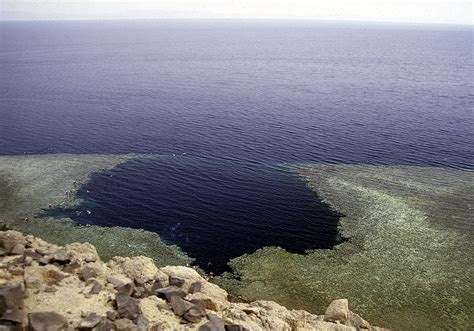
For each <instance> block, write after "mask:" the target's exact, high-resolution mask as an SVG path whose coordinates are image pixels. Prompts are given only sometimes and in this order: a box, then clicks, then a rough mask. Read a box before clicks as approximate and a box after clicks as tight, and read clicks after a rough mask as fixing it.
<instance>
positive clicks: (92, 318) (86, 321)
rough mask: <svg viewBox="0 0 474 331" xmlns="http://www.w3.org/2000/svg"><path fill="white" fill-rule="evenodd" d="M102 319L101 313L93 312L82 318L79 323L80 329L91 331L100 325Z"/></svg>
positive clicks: (81, 330)
mask: <svg viewBox="0 0 474 331" xmlns="http://www.w3.org/2000/svg"><path fill="white" fill-rule="evenodd" d="M101 321H102V317H100V316H99V315H97V314H95V313H92V314H89V315H87V316H86V317H84V318H83V319H82V321H81V322H80V323H79V327H78V329H79V330H80V331H89V330H92V329H93V328H94V327H95V326H96V325H98V324H99V323H100V322H101Z"/></svg>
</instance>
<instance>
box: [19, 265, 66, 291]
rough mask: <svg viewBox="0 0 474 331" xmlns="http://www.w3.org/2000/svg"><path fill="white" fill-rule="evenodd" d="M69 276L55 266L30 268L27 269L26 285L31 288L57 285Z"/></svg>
mask: <svg viewBox="0 0 474 331" xmlns="http://www.w3.org/2000/svg"><path fill="white" fill-rule="evenodd" d="M68 276H69V274H67V273H65V272H62V271H61V270H59V269H58V267H56V266H55V265H52V264H48V265H45V266H29V267H26V268H25V275H24V277H25V285H26V287H30V288H40V287H43V286H45V285H49V286H51V285H55V284H57V283H58V282H60V281H61V280H62V279H64V278H66V277H68Z"/></svg>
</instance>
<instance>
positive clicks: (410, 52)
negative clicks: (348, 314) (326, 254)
mask: <svg viewBox="0 0 474 331" xmlns="http://www.w3.org/2000/svg"><path fill="white" fill-rule="evenodd" d="M0 32H1V47H0V74H1V80H0V102H1V104H0V106H1V107H0V154H24V153H30V154H38V153H40V154H44V153H128V152H144V153H155V154H162V155H168V156H170V157H169V158H164V159H162V160H161V161H156V162H152V161H148V162H138V163H131V164H128V165H124V166H120V167H119V168H118V169H115V170H114V171H112V177H110V176H109V175H110V174H108V175H105V174H101V175H97V176H95V177H94V180H93V181H92V182H91V183H89V184H88V188H89V189H90V192H95V193H94V195H91V196H89V197H86V198H87V199H86V201H87V204H88V207H89V208H95V210H94V212H93V213H92V214H91V215H93V216H91V217H90V218H89V219H88V221H89V222H93V223H97V224H106V225H111V224H119V225H128V226H134V227H144V228H147V229H151V230H155V231H157V232H158V233H160V234H161V235H162V236H163V237H164V239H165V240H167V241H169V242H172V243H177V244H179V245H180V246H181V247H183V248H184V249H185V251H188V252H192V254H191V253H190V254H191V255H193V256H195V257H198V258H199V259H201V260H199V261H200V262H201V263H207V262H206V259H208V258H209V256H207V255H206V254H208V253H206V251H205V250H206V246H209V245H213V244H214V243H212V242H210V241H209V240H211V239H212V238H213V237H216V236H215V235H216V234H217V235H219V236H218V237H219V239H216V242H215V244H216V245H218V246H220V247H222V250H221V252H222V253H221V254H220V256H219V257H216V258H215V259H214V261H213V262H214V263H215V265H220V266H221V265H222V261H224V260H225V259H227V258H229V257H232V256H235V254H240V253H241V252H242V251H246V252H251V251H252V250H254V249H255V248H258V247H261V246H262V245H269V244H272V245H273V244H275V245H280V246H285V247H286V248H288V249H289V250H290V251H301V250H302V249H305V248H312V247H314V248H316V247H329V246H330V245H332V244H333V243H334V235H335V228H334V226H335V222H336V221H335V217H336V216H335V215H333V214H331V212H330V211H329V210H328V209H327V207H326V206H324V205H323V204H321V203H319V202H318V201H317V199H316V198H315V197H314V195H313V194H312V193H310V192H309V191H308V190H307V189H306V187H305V186H304V183H302V182H301V180H299V179H298V178H297V177H296V176H295V175H293V174H291V173H289V172H286V171H284V170H282V169H281V168H279V167H278V166H277V165H278V164H280V163H295V162H307V161H310V162H331V163H369V164H411V165H425V166H426V165H429V166H444V167H454V168H474V160H473V155H474V148H473V146H474V138H473V135H472V132H473V125H474V118H473V101H474V92H473V76H472V73H473V53H472V49H473V48H472V47H473V30H472V28H469V27H441V26H414V25H413V26H401V25H400V26H398V25H377V24H371V25H367V24H366V25H364V24H355V23H351V24H349V23H346V24H328V23H318V22H299V23H297V22H283V21H280V22H279V21H266V22H251V21H249V22H243V21H240V22H239V21H228V22H226V21H220V22H219V21H162V22H160V21H116V22H114V21H102V22H101V21H83V22H79V21H77V22H9V23H6V22H3V23H0ZM183 153H186V155H185V156H182V154H183ZM173 154H175V155H179V157H175V158H173V157H172V156H171V155H173ZM272 179H273V180H272ZM111 190H112V191H111ZM311 201H316V202H311ZM141 210H146V211H147V212H146V213H142V212H141ZM329 220H332V221H329ZM78 221H83V220H82V219H78ZM178 223H179V225H177V224H178ZM198 225H201V226H198ZM209 234H212V236H211V235H209ZM206 238H207V239H206ZM250 238H251V239H250ZM206 240H207V241H206Z"/></svg>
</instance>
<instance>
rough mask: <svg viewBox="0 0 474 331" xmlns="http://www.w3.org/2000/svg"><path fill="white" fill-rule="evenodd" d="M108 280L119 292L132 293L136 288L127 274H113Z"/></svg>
mask: <svg viewBox="0 0 474 331" xmlns="http://www.w3.org/2000/svg"><path fill="white" fill-rule="evenodd" d="M107 281H108V282H109V283H110V284H112V285H113V286H114V288H115V289H116V290H117V292H119V293H126V294H128V295H131V294H132V293H133V290H134V289H135V283H134V282H133V280H131V279H130V278H128V277H127V276H124V275H121V274H113V275H110V276H108V277H107Z"/></svg>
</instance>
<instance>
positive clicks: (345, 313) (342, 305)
mask: <svg viewBox="0 0 474 331" xmlns="http://www.w3.org/2000/svg"><path fill="white" fill-rule="evenodd" d="M348 318H349V302H348V301H347V299H337V300H334V301H332V302H331V303H330V304H329V307H328V308H327V309H326V313H324V320H325V321H327V322H336V321H339V322H340V323H341V324H346V322H347V320H348Z"/></svg>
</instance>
